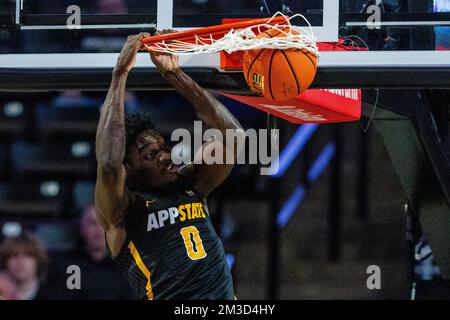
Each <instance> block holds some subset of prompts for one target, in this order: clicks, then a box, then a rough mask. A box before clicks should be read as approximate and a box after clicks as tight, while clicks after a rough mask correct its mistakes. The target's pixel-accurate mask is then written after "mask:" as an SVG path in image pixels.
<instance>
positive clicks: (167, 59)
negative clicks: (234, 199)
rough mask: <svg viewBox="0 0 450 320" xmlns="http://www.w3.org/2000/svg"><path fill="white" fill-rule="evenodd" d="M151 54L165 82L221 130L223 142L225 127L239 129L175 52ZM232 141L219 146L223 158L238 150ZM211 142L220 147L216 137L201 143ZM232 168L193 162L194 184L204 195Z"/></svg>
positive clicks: (210, 124) (206, 122)
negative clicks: (182, 65) (185, 71)
mask: <svg viewBox="0 0 450 320" xmlns="http://www.w3.org/2000/svg"><path fill="white" fill-rule="evenodd" d="M151 58H152V61H153V63H154V64H155V65H156V66H157V67H158V68H159V70H160V71H161V74H162V76H163V77H164V78H165V79H166V80H167V81H168V82H169V84H170V85H171V86H172V87H173V88H175V89H176V90H177V91H178V92H179V93H180V94H181V95H183V96H184V97H185V98H186V99H187V100H189V102H190V103H191V104H192V105H193V106H194V108H195V110H196V113H197V117H198V118H199V119H200V120H202V121H203V122H204V123H205V124H206V125H207V126H208V127H210V128H214V129H218V130H220V131H221V132H222V135H223V138H224V142H225V144H226V141H225V140H226V139H225V137H226V130H227V129H234V130H236V129H242V127H241V124H240V123H239V122H238V121H237V120H236V118H235V117H234V116H233V115H232V114H231V113H230V112H229V111H228V110H227V108H226V107H225V106H224V105H223V104H222V103H221V102H220V101H219V100H217V99H216V98H215V97H214V96H213V95H212V94H211V93H209V92H208V91H207V90H205V89H203V88H202V87H200V86H199V85H198V84H197V83H196V82H195V81H194V80H193V79H192V78H191V77H189V76H188V75H187V74H186V73H184V72H183V70H181V69H180V66H179V60H178V56H175V55H170V54H161V53H151ZM238 134H239V135H243V131H239V132H238ZM235 142H236V140H235V141H234V142H233V144H230V145H231V147H230V148H228V149H227V148H225V147H223V150H224V160H225V159H226V154H227V153H229V152H233V153H234V155H233V159H236V158H237V154H238V152H239V151H240V150H238V147H237V146H236V143H235ZM211 144H221V145H220V147H222V142H220V141H218V140H216V141H214V142H210V143H207V145H204V147H205V148H211V147H213V145H211ZM232 168H233V164H213V165H206V164H201V165H196V166H194V187H195V188H196V190H197V191H199V192H200V193H201V194H202V195H203V196H207V195H208V194H209V193H210V192H211V191H212V190H214V189H215V188H216V187H217V186H219V185H220V184H221V183H222V182H223V181H224V180H225V179H226V178H227V177H228V175H229V174H230V172H231V170H232Z"/></svg>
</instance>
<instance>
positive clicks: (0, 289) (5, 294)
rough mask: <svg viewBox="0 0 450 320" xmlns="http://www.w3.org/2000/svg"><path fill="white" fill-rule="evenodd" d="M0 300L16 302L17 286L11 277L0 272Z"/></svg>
mask: <svg viewBox="0 0 450 320" xmlns="http://www.w3.org/2000/svg"><path fill="white" fill-rule="evenodd" d="M0 300H17V286H16V283H15V282H14V280H13V279H12V278H11V276H10V275H9V274H8V273H6V272H4V271H2V272H0Z"/></svg>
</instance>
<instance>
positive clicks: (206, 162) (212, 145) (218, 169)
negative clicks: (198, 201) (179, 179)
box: [193, 140, 234, 197]
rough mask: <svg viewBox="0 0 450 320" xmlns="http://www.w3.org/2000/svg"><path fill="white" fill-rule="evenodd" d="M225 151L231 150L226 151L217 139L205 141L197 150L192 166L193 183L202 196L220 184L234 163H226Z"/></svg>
mask: <svg viewBox="0 0 450 320" xmlns="http://www.w3.org/2000/svg"><path fill="white" fill-rule="evenodd" d="M227 152H233V150H228V151H227V150H226V148H225V146H224V144H223V143H222V142H221V141H219V140H215V141H212V142H207V143H205V144H204V145H203V146H202V148H201V149H199V150H198V151H197V153H196V155H195V160H194V168H193V177H194V180H193V182H194V183H193V184H194V188H195V189H196V190H197V191H198V192H200V193H201V194H202V196H204V197H206V196H207V195H208V194H209V193H211V192H212V191H213V190H214V189H216V188H217V187H218V186H219V185H221V184H222V182H224V181H225V179H226V178H227V177H228V176H229V175H230V173H231V171H232V170H233V167H234V163H230V164H227V161H226V158H227V154H226V153H227ZM233 158H234V157H233ZM233 162H234V159H233Z"/></svg>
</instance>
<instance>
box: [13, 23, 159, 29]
mask: <svg viewBox="0 0 450 320" xmlns="http://www.w3.org/2000/svg"><path fill="white" fill-rule="evenodd" d="M155 27H156V24H154V23H142V24H90V25H83V24H81V25H80V28H78V29H74V30H83V29H84V30H92V29H151V28H155ZM20 29H21V30H70V29H69V28H68V27H67V25H59V26H44V25H42V26H40V25H39V26H21V27H20Z"/></svg>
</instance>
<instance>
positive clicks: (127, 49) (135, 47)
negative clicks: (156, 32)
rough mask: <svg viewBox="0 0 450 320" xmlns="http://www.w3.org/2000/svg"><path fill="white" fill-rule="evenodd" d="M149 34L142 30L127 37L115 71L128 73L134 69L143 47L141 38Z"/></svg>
mask: <svg viewBox="0 0 450 320" xmlns="http://www.w3.org/2000/svg"><path fill="white" fill-rule="evenodd" d="M147 36H149V34H148V33H145V32H142V33H139V34H136V35H132V36H129V37H128V38H127V41H126V42H125V44H124V45H123V47H122V51H121V52H120V54H119V57H118V58H117V63H116V67H115V68H114V72H115V73H118V74H126V73H128V72H130V70H131V69H133V67H134V65H135V63H136V55H137V53H138V51H139V50H141V48H142V43H141V40H142V38H144V37H147Z"/></svg>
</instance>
